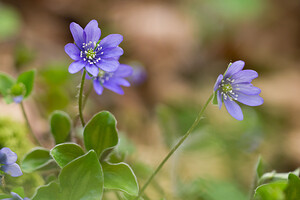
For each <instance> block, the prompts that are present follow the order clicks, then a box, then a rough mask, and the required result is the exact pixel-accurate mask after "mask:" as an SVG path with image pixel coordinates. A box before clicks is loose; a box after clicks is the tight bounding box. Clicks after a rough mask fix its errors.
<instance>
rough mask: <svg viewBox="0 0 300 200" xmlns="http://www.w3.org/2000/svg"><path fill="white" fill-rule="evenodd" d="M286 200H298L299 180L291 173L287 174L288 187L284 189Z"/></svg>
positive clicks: (299, 192)
mask: <svg viewBox="0 0 300 200" xmlns="http://www.w3.org/2000/svg"><path fill="white" fill-rule="evenodd" d="M284 192H285V198H286V200H290V199H300V179H299V177H298V176H296V175H295V174H293V173H290V174H289V179H288V186H287V188H286V189H285V191H284Z"/></svg>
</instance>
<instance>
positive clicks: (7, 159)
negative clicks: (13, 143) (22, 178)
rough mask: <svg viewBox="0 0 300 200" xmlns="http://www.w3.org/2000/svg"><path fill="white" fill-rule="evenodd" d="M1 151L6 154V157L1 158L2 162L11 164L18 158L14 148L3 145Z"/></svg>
mask: <svg viewBox="0 0 300 200" xmlns="http://www.w3.org/2000/svg"><path fill="white" fill-rule="evenodd" d="M0 151H1V154H4V155H5V159H1V162H0V164H5V165H11V164H13V163H15V162H16V161H17V159H18V156H17V154H16V153H15V152H13V151H12V150H10V148H7V147H3V148H2V149H1V150H0ZM1 157H2V156H1Z"/></svg>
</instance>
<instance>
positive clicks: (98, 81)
mask: <svg viewBox="0 0 300 200" xmlns="http://www.w3.org/2000/svg"><path fill="white" fill-rule="evenodd" d="M132 72H133V70H132V68H131V67H130V66H128V65H125V64H120V65H119V67H118V69H117V70H116V71H114V72H104V71H102V70H100V72H99V74H98V76H97V77H94V78H93V79H94V80H93V85H94V89H95V91H96V93H97V94H98V95H101V94H102V92H103V87H105V88H107V89H109V90H111V91H113V92H115V93H118V94H124V91H123V89H122V88H121V85H122V86H125V87H129V86H130V83H129V82H128V81H127V80H126V79H125V78H126V77H129V76H131V74H132Z"/></svg>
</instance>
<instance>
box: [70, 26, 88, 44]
mask: <svg viewBox="0 0 300 200" xmlns="http://www.w3.org/2000/svg"><path fill="white" fill-rule="evenodd" d="M70 30H71V33H72V36H73V38H74V41H75V43H76V44H77V46H78V47H79V48H81V47H82V44H83V43H84V42H85V34H84V32H83V29H82V28H81V26H79V25H78V24H76V23H75V22H72V23H71V24H70Z"/></svg>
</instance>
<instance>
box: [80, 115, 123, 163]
mask: <svg viewBox="0 0 300 200" xmlns="http://www.w3.org/2000/svg"><path fill="white" fill-rule="evenodd" d="M83 136H84V145H85V148H86V149H87V150H90V149H94V150H95V152H96V153H97V155H98V157H99V158H100V157H101V154H102V153H103V152H104V151H107V150H110V149H112V148H113V147H114V146H116V145H117V144H118V133H117V129H116V119H115V117H114V116H113V115H112V114H111V113H110V112H107V111H103V112H100V113H98V114H96V115H94V117H93V118H92V119H91V120H90V121H89V122H88V123H87V125H86V126H85V128H84V130H83Z"/></svg>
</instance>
